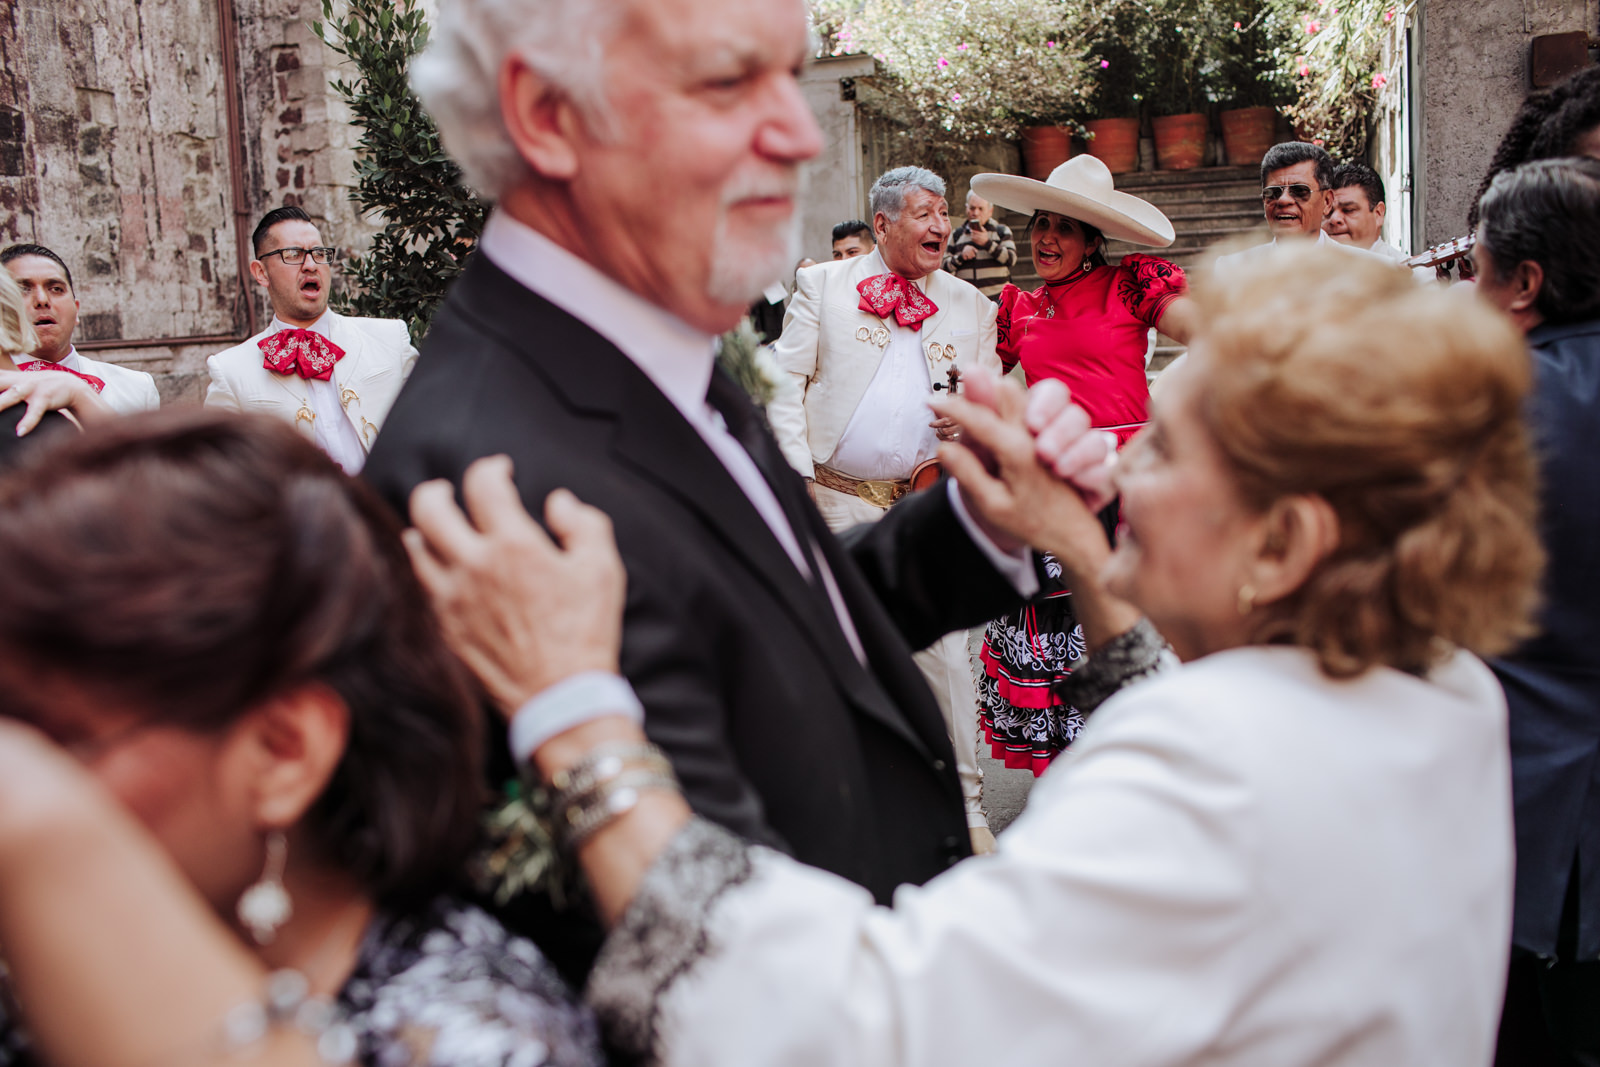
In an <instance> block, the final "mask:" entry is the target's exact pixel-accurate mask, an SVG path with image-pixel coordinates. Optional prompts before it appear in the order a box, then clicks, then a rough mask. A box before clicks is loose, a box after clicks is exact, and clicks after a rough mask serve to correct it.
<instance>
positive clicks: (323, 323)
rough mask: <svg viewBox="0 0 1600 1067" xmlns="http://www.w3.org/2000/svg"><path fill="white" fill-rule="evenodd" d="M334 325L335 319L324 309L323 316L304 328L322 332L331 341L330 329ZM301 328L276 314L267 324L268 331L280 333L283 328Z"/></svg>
mask: <svg viewBox="0 0 1600 1067" xmlns="http://www.w3.org/2000/svg"><path fill="white" fill-rule="evenodd" d="M332 325H333V319H332V317H331V315H330V313H329V312H327V311H324V312H323V313H322V317H321V318H319V319H317V321H316V322H313V323H312V324H311V325H310V326H306V327H304V329H307V330H310V331H311V332H312V333H320V334H321V335H322V336H324V337H326V338H327V339H328V340H330V341H331V340H333V334H332V333H330V332H329V330H330V329H331V328H332ZM300 328H301V327H297V326H290V325H289V324H288V323H287V322H284V321H283V320H282V319H280V318H278V316H276V315H274V316H272V322H271V323H270V324H269V325H268V326H267V332H268V333H278V332H280V331H282V330H294V329H300Z"/></svg>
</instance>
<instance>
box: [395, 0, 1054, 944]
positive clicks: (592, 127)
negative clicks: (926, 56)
mask: <svg viewBox="0 0 1600 1067" xmlns="http://www.w3.org/2000/svg"><path fill="white" fill-rule="evenodd" d="M806 18H807V16H806V7H805V4H804V2H803V0H455V2H454V3H450V2H446V3H445V4H444V5H443V6H442V9H441V10H440V12H439V17H438V19H437V20H436V22H435V26H434V33H433V39H432V43H431V44H430V46H429V49H428V51H427V53H426V54H424V55H423V56H421V57H419V58H418V60H417V61H416V64H415V66H414V80H415V84H416V87H417V90H418V92H419V94H420V95H421V97H422V100H423V102H424V104H425V105H426V107H427V108H428V109H429V111H430V112H431V113H432V114H433V116H434V117H435V119H436V120H437V121H438V125H439V129H440V131H441V134H442V136H443V138H444V142H445V145H446V147H447V148H448V149H449V151H450V152H451V153H452V154H453V155H454V157H455V158H456V159H457V160H458V161H459V162H460V163H461V165H462V168H463V170H464V172H465V173H466V175H467V177H468V179H469V180H470V181H471V182H472V183H473V184H474V185H475V186H476V187H477V188H478V189H480V190H481V191H482V192H483V193H484V194H485V195H487V196H488V197H490V198H492V199H493V200H494V201H495V204H496V206H495V210H494V212H493V214H492V216H491V217H490V219H489V221H488V223H487V224H486V226H485V229H484V233H483V238H482V241H481V243H480V245H479V250H478V253H477V254H476V255H474V256H473V258H472V260H471V262H470V263H469V264H468V265H467V268H466V270H465V271H464V272H463V274H462V275H461V277H460V279H459V280H458V281H457V282H456V284H455V286H454V287H453V289H452V290H451V292H450V294H449V297H448V298H447V299H446V301H445V302H444V304H443V305H442V307H441V308H440V310H439V312H438V315H437V316H436V318H435V319H434V322H433V326H432V330H431V332H430V334H429V336H428V337H427V339H426V341H425V342H424V344H423V348H422V355H421V357H420V358H419V360H418V363H417V367H416V370H415V372H414V373H413V375H412V377H411V379H410V381H409V382H408V383H407V385H406V387H405V389H404V390H403V392H402V393H401V395H400V398H399V400H398V401H397V402H396V404H395V407H394V409H393V411H392V413H391V414H390V417H389V419H388V422H387V423H386V424H385V426H384V429H383V431H382V433H381V434H380V435H379V438H378V442H377V444H376V446H375V447H374V448H373V451H372V455H371V458H370V460H369V462H368V464H367V467H366V469H365V477H366V478H367V479H368V480H369V481H371V482H372V483H373V484H374V485H375V486H377V487H378V488H379V489H380V490H381V491H382V492H383V493H384V494H385V495H386V496H387V498H388V499H389V500H390V501H391V502H392V503H393V504H394V505H395V506H397V507H399V508H402V509H403V508H404V506H405V504H406V502H407V498H408V495H409V494H411V493H412V490H413V489H416V490H417V492H416V494H415V497H414V499H413V501H412V504H413V507H412V514H413V517H414V519H415V520H416V521H417V522H418V524H419V526H423V527H424V528H428V527H430V526H432V527H433V531H432V532H433V533H435V534H440V533H441V532H442V531H441V525H440V524H446V525H447V524H448V521H449V519H448V518H447V516H449V515H450V509H449V508H448V507H446V506H445V505H446V504H448V503H449V495H450V494H449V489H448V486H447V485H445V484H443V483H432V484H428V485H422V486H421V487H420V488H418V487H419V483H423V482H425V481H428V480H429V479H449V480H450V481H453V482H456V483H457V484H460V482H461V481H462V478H463V475H464V473H465V471H466V468H467V467H468V466H469V465H470V464H472V463H473V461H475V460H478V459H479V458H480V457H485V456H495V455H497V454H503V455H504V456H507V457H509V458H510V463H505V462H504V461H503V460H502V461H498V462H500V463H501V464H502V466H501V469H500V470H498V471H496V470H493V469H492V468H491V469H489V470H488V471H486V472H484V473H482V474H480V475H479V478H487V479H488V483H489V484H498V485H499V486H500V487H501V488H502V489H503V490H504V491H505V492H507V493H509V492H510V489H509V487H508V486H507V485H506V483H505V480H506V479H514V483H515V489H516V490H517V492H519V493H520V496H521V499H522V501H523V502H524V503H525V505H526V506H527V507H528V508H529V509H530V510H532V511H534V512H535V513H536V514H544V515H545V516H546V518H547V521H548V522H549V524H550V525H551V526H552V527H554V528H556V529H561V528H562V527H563V517H564V516H565V515H566V514H567V513H566V511H565V510H564V509H568V508H570V506H571V505H570V500H567V499H566V498H565V497H563V496H561V495H559V494H556V495H552V493H553V491H554V490H556V489H558V488H569V489H571V490H572V491H574V492H576V493H577V494H578V495H579V496H581V497H582V498H583V499H585V500H587V501H588V502H590V503H593V504H595V505H598V506H599V507H601V508H602V509H604V510H605V511H606V512H607V513H609V515H610V516H611V519H612V522H613V524H614V526H615V532H616V537H617V541H618V543H619V545H620V548H621V552H622V556H623V560H624V562H625V564H626V567H627V608H626V621H625V627H624V636H623V642H622V647H621V652H620V661H621V667H622V671H623V673H624V674H625V675H626V676H627V677H628V679H629V681H630V682H631V683H632V685H633V688H634V689H635V690H636V691H637V693H638V700H639V703H640V704H642V708H640V707H639V705H638V704H631V698H628V697H626V695H625V694H624V695H616V694H613V695H612V696H611V697H607V696H606V695H605V694H604V693H602V694H601V695H600V696H599V697H596V689H595V687H600V689H604V687H605V676H604V675H603V673H601V672H588V673H586V672H584V670H583V668H584V667H585V666H586V665H585V664H572V663H562V664H553V665H552V667H551V672H550V677H549V678H548V679H546V681H550V682H554V681H557V680H560V679H563V678H565V679H566V680H565V681H564V682H562V685H561V686H560V687H558V688H557V690H556V691H555V693H554V696H553V697H552V699H554V701H555V706H556V708H557V712H558V713H557V714H556V715H555V716H554V718H553V719H552V718H551V717H550V716H548V715H538V716H534V715H531V714H530V713H529V712H528V711H527V710H525V711H524V712H523V713H522V714H519V715H517V716H516V717H514V719H513V729H512V748H513V754H514V755H516V756H517V757H519V758H526V757H527V756H528V755H529V753H530V752H531V751H532V750H533V749H534V748H536V747H538V746H539V745H540V744H541V743H544V742H546V741H548V739H549V737H550V736H551V730H550V727H549V723H550V722H552V721H555V722H557V723H567V724H570V722H572V721H575V720H574V719H567V718H564V716H565V715H566V714H567V713H568V712H569V711H570V712H571V713H572V714H573V715H574V716H577V715H579V713H580V712H581V710H582V709H584V708H589V707H592V706H593V705H594V704H595V703H596V701H597V700H598V703H599V704H600V705H602V706H606V705H607V702H608V700H614V701H616V702H617V703H614V704H612V705H610V706H612V707H613V710H617V709H618V708H620V707H622V706H624V705H627V706H631V707H632V708H634V709H636V711H637V713H640V714H642V719H643V724H644V728H645V732H646V733H647V734H648V735H649V737H650V738H651V740H652V741H653V742H654V743H655V744H656V745H659V746H660V748H661V749H663V750H665V752H666V754H667V756H668V757H669V758H670V759H671V762H672V764H673V766H674V768H675V769H676V771H677V775H678V777H679V778H680V779H681V781H682V783H683V787H684V789H685V792H686V794H687V796H688V799H689V801H690V803H691V804H692V805H693V806H694V807H695V809H696V810H698V811H699V812H701V813H702V814H703V815H705V816H706V817H708V818H710V819H712V820H714V821H716V822H719V823H721V824H722V825H724V826H727V827H729V828H731V829H733V830H735V831H736V832H738V833H740V834H743V835H744V836H745V837H747V838H749V839H751V840H754V841H759V842H764V843H767V844H770V845H773V846H775V847H778V848H781V849H784V850H786V851H788V852H790V853H792V854H793V855H795V856H796V857H798V858H800V859H802V860H804V861H806V862H808V863H812V864H815V865H818V866H821V867H824V868H826V869H828V870H831V871H834V872H837V873H839V874H841V875H843V876H845V877H847V878H850V879H852V880H854V881H855V882H857V883H859V884H860V885H863V886H865V887H867V888H868V889H870V890H871V891H872V893H873V894H874V895H875V896H876V898H877V899H878V900H880V901H885V902H886V901H887V900H888V899H889V897H890V895H891V894H892V893H893V891H894V889H895V887H896V886H898V885H900V884H902V883H906V882H913V883H919V882H922V881H925V880H926V879H928V878H930V877H932V876H933V875H934V874H936V873H938V872H939V871H941V870H944V869H945V868H946V867H947V866H948V865H950V864H952V863H954V862H955V861H956V860H957V859H959V858H960V857H962V856H964V855H966V854H967V853H968V851H969V842H968V837H967V834H966V833H965V826H964V820H963V818H962V807H961V793H960V788H959V785H958V782H957V779H956V774H955V769H954V767H953V766H952V764H953V762H954V759H953V755H952V752H951V748H950V742H949V739H948V738H947V737H946V736H945V728H944V723H943V721H942V720H941V718H940V715H939V711H938V707H937V705H936V704H935V702H934V700H933V697H932V696H931V695H930V694H929V692H928V688H927V685H926V684H925V683H924V682H923V680H922V678H921V676H920V675H919V674H918V672H917V670H916V668H915V666H914V665H913V663H912V662H911V657H910V655H909V651H910V649H912V648H919V647H923V646H925V645H927V644H929V643H930V642H932V641H935V640H936V639H938V638H939V636H940V635H942V634H945V633H949V632H950V631H952V630H956V629H959V628H961V627H965V626H970V625H974V624H976V623H978V622H980V621H982V620H984V619H988V618H991V617H993V616H995V615H997V614H1000V613H1001V612H1003V611H1004V610H1007V609H1008V608H1010V607H1012V606H1014V605H1015V604H1017V603H1018V602H1019V601H1020V599H1021V597H1022V596H1023V595H1026V594H1028V593H1030V592H1031V591H1032V589H1033V588H1035V587H1036V579H1035V575H1034V571H1033V560H1032V558H1031V556H1030V555H1029V554H1028V552H1027V551H1026V550H1025V549H1024V548H1023V546H1022V545H1021V544H1020V541H1019V540H1017V539H1016V538H1015V537H1014V535H1013V534H1011V533H1010V532H1008V527H1007V526H1006V522H1005V519H1004V517H1003V516H999V515H989V514H986V513H985V512H984V511H983V509H982V507H981V506H980V505H979V503H978V502H976V501H973V500H968V499H966V498H965V497H964V496H963V495H962V493H961V492H960V491H959V490H957V489H955V488H954V487H953V486H952V487H951V488H949V489H948V490H947V489H941V490H940V491H938V492H933V493H927V494H921V496H920V498H919V499H917V500H914V501H911V502H909V503H908V504H907V505H906V506H904V507H902V508H897V509H895V512H894V513H893V514H891V515H890V516H889V517H888V518H887V519H886V520H885V521H883V522H881V523H878V524H876V525H875V526H872V527H869V528H868V529H866V530H865V531H863V532H862V534H861V535H859V536H855V537H854V538H852V539H851V540H850V541H849V543H848V545H847V544H846V542H844V541H841V540H839V539H836V538H835V537H834V536H833V535H832V534H831V533H830V532H829V531H828V529H827V527H826V526H825V525H824V523H823V522H822V519H821V516H819V515H818V514H817V512H816V509H815V508H814V507H813V506H812V504H811V502H810V500H808V499H807V496H806V493H805V490H804V488H803V484H802V482H801V480H800V477H799V476H798V475H797V474H795V473H794V472H793V471H792V470H790V469H789V468H788V467H787V466H786V465H785V464H784V462H783V458H782V454H781V453H780V452H779V450H778V448H777V446H776V444H775V443H774V442H773V440H772V438H771V437H770V436H769V435H768V434H767V432H766V431H765V429H764V427H763V426H762V424H761V419H760V416H759V413H758V412H757V411H756V410H755V408H754V407H753V406H752V405H751V403H750V402H749V400H748V398H747V397H746V396H745V395H744V394H743V393H742V392H741V391H740V390H739V388H738V387H737V386H736V385H735V384H734V383H733V382H732V380H731V379H729V378H728V377H727V376H726V375H724V374H722V373H720V372H717V371H716V370H715V369H714V359H713V343H714V339H715V337H716V335H717V334H719V333H720V332H722V331H724V330H727V329H730V328H731V327H733V326H734V325H735V324H736V323H737V322H738V321H739V319H740V317H741V316H742V315H743V314H744V310H745V308H746V307H747V306H748V305H749V304H750V302H751V301H752V300H753V299H754V298H755V297H756V296H757V295H758V294H760V293H761V291H762V290H763V289H764V288H765V287H766V286H767V285H769V284H771V283H772V282H773V281H774V280H775V279H777V278H779V277H780V276H782V275H783V274H784V272H785V271H786V270H787V269H788V268H789V266H790V264H792V263H793V262H794V260H795V256H796V252H795V242H794V239H793V231H794V223H795V193H796V187H797V181H798V174H799V165H800V164H801V163H802V162H803V161H804V160H806V159H807V158H809V157H811V156H812V155H814V154H815V153H816V152H817V151H818V150H819V148H820V146H821V134H820V131H819V130H818V128H817V125H816V122H815V120H814V119H813V118H812V116H811V114H810V112H809V111H808V110H807V107H806V104H805V101H804V98H803V97H802V95H801V92H800V86H799V82H798V79H797V75H798V72H799V70H800V68H801V67H802V66H803V65H804V63H805V61H806V58H807V56H808V54H809V51H810V43H809V36H808V27H807V21H806ZM707 234H710V235H713V239H712V240H709V241H708V240H706V239H705V237H706V235H707ZM937 262H938V260H937V256H935V257H934V265H937ZM976 341H977V338H976V337H974V338H973V343H974V345H976ZM990 342H991V344H992V336H991V339H990ZM1054 413H1055V418H1056V420H1057V423H1060V422H1061V421H1062V420H1066V419H1070V418H1073V417H1075V416H1074V414H1073V410H1072V409H1054ZM1052 425H1054V424H1052ZM1040 438H1041V456H1042V458H1044V459H1045V460H1046V461H1052V458H1053V457H1052V454H1051V452H1050V442H1052V441H1054V440H1057V439H1058V438H1057V437H1055V436H1054V435H1051V434H1050V433H1049V429H1048V427H1047V428H1046V430H1045V431H1044V432H1042V433H1041V435H1040ZM1059 439H1060V440H1067V437H1066V435H1065V434H1063V435H1062V436H1061V437H1060V438H1059ZM472 484H473V485H477V486H481V485H483V484H485V483H484V482H483V481H478V480H475V481H474V482H473V483H472ZM547 498H549V500H548V501H547ZM467 503H468V504H469V506H471V507H472V508H473V510H474V511H475V517H477V518H478V519H479V520H480V521H484V522H492V521H493V520H492V518H491V517H490V515H491V513H492V512H493V506H492V501H491V499H490V498H489V497H485V496H483V495H481V494H480V495H475V493H474V492H468V493H467ZM486 508H487V509H488V510H487V511H486V510H484V509H486ZM442 516H445V517H442ZM456 521H459V517H457V518H456ZM483 563H484V565H485V566H493V561H490V560H486V561H483ZM588 666H597V665H588ZM568 675H575V677H571V678H567V676H568ZM523 696H525V697H528V698H532V697H533V696H534V694H533V693H531V692H530V693H527V694H519V698H520V697H523ZM546 696H547V697H550V696H551V694H546ZM543 706H544V707H545V708H546V709H548V708H549V707H550V706H551V705H550V704H549V702H548V701H547V702H546V703H545V705H543ZM630 773H631V772H630ZM639 773H644V772H643V771H642V770H641V771H640V772H639ZM591 814H597V813H591ZM530 907H531V905H530ZM513 918H515V917H513ZM555 925H556V926H559V927H560V928H562V929H563V930H570V929H571V928H572V926H573V924H572V922H571V921H570V919H567V920H563V921H562V922H561V923H558V924H555ZM547 945H548V942H547ZM560 949H561V947H560V946H557V947H556V951H554V952H552V955H553V956H556V957H557V958H558V963H565V964H566V965H567V968H568V973H569V974H572V973H579V972H581V970H582V969H583V965H584V963H585V961H584V960H583V958H582V953H581V952H577V951H574V952H572V953H570V954H568V955H567V956H566V957H565V958H564V959H563V958H561V951H560Z"/></svg>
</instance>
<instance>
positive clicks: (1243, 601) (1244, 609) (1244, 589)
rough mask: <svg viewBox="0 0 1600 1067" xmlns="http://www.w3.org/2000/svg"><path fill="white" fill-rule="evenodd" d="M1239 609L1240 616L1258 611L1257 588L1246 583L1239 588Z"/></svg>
mask: <svg viewBox="0 0 1600 1067" xmlns="http://www.w3.org/2000/svg"><path fill="white" fill-rule="evenodd" d="M1237 607H1238V608H1239V614H1240V615H1248V614H1250V613H1251V612H1252V611H1254V610H1256V587H1255V586H1253V585H1250V584H1249V583H1246V584H1244V585H1241V586H1240V587H1239V601H1238V605H1237Z"/></svg>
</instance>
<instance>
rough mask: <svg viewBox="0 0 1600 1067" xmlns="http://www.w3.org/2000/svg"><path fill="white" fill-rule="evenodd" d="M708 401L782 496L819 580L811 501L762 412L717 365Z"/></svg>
mask: <svg viewBox="0 0 1600 1067" xmlns="http://www.w3.org/2000/svg"><path fill="white" fill-rule="evenodd" d="M706 403H708V404H710V405H711V408H712V410H713V411H715V412H716V413H717V414H719V415H721V416H722V421H723V422H724V423H726V424H727V426H728V432H729V433H730V434H732V435H733V439H734V440H735V441H738V442H739V444H740V445H742V446H743V447H744V450H745V451H746V452H748V453H749V454H750V458H751V459H752V460H754V461H755V465H756V469H757V470H759V471H760V472H761V477H762V478H764V479H765V480H766V483H767V485H768V486H769V487H770V488H771V489H772V495H773V496H775V497H777V498H778V506H779V507H781V508H782V509H783V517H784V518H785V519H787V520H789V529H791V530H792V531H794V537H795V540H796V541H798V542H799V543H800V551H801V552H802V553H804V555H805V558H806V560H807V562H808V563H809V565H810V567H811V580H812V581H813V582H815V581H817V574H818V570H817V558H816V552H815V551H814V548H813V546H812V543H811V525H810V522H809V520H808V515H809V513H810V511H811V502H810V501H809V500H807V499H806V495H805V489H804V487H803V486H804V483H802V482H801V481H800V479H799V478H798V477H796V475H795V472H794V470H793V469H792V468H791V467H790V466H789V464H788V461H787V460H785V459H784V458H783V453H782V452H780V451H779V449H778V443H777V442H776V441H774V440H773V439H772V435H771V434H770V433H768V432H767V428H766V423H765V422H764V421H763V419H762V417H761V412H760V411H758V410H757V409H756V406H755V404H754V403H753V402H752V401H751V399H750V396H749V394H747V393H746V392H745V391H744V389H743V387H741V386H740V385H739V383H738V382H736V381H734V380H733V379H732V378H730V377H729V376H728V375H727V373H726V372H724V371H723V369H722V368H721V367H714V368H713V369H712V371H711V384H710V386H709V387H708V388H707V389H706Z"/></svg>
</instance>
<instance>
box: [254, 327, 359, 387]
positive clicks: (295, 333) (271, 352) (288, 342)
mask: <svg viewBox="0 0 1600 1067" xmlns="http://www.w3.org/2000/svg"><path fill="white" fill-rule="evenodd" d="M256 343H257V344H258V345H260V346H261V352H262V356H263V359H262V360H261V365H262V366H263V367H265V368H267V369H268V370H270V371H277V372H278V373H279V374H298V375H299V376H300V377H302V378H318V379H321V380H322V381H327V380H328V379H329V378H332V377H333V365H334V364H335V363H337V362H339V361H340V360H341V359H343V358H344V349H342V348H340V347H339V346H338V345H336V344H334V343H333V342H332V341H330V340H328V339H327V338H326V337H324V336H322V335H321V334H320V333H318V332H316V331H315V330H279V331H278V332H277V333H275V334H271V335H270V336H267V337H263V338H262V339H261V340H260V341H258V342H256Z"/></svg>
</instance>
